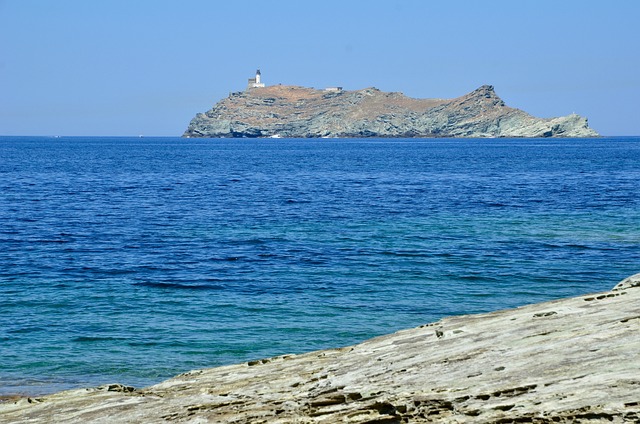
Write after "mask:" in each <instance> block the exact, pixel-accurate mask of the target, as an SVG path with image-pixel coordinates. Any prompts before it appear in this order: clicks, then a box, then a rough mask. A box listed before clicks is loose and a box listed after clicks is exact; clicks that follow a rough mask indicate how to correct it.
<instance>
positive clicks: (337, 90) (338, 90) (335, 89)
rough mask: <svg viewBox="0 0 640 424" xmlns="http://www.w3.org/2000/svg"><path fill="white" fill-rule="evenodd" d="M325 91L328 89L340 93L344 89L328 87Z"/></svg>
mask: <svg viewBox="0 0 640 424" xmlns="http://www.w3.org/2000/svg"><path fill="white" fill-rule="evenodd" d="M324 91H328V92H330V93H339V92H341V91H342V87H327V88H325V89H324Z"/></svg>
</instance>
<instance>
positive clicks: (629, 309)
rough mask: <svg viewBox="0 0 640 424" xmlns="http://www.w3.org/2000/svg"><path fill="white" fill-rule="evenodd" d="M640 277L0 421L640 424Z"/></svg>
mask: <svg viewBox="0 0 640 424" xmlns="http://www.w3.org/2000/svg"><path fill="white" fill-rule="evenodd" d="M639 331H640V274H637V275H635V276H633V277H630V278H628V279H626V280H624V281H623V282H621V283H620V284H618V285H617V286H616V287H615V288H614V289H613V290H612V291H609V292H604V293H597V294H591V295H586V296H579V297H576V298H571V299H563V300H557V301H552V302H546V303H541V304H536V305H529V306H524V307H520V308H517V309H512V310H505V311H499V312H493V313H488V314H480V315H468V316H459V317H451V318H445V319H443V320H441V321H438V322H436V323H433V324H428V325H424V326H422V327H419V328H414V329H411V330H405V331H400V332H398V333H395V334H391V335H387V336H382V337H378V338H376V339H372V340H369V341H366V342H364V343H361V344H358V345H355V346H351V347H345V348H341V349H332V350H325V351H319V352H312V353H308V354H303V355H285V356H279V357H275V358H270V359H262V360H257V361H252V362H249V363H244V364H239V365H231V366H226V367H220V368H214V369H207V370H199V371H190V372H187V373H185V374H182V375H179V376H177V377H175V378H173V379H171V380H168V381H165V382H163V383H160V384H157V385H155V386H151V387H148V388H145V389H134V388H132V387H126V386H122V385H119V384H111V385H106V386H102V387H98V388H94V389H82V390H71V391H66V392H61V393H58V394H54V395H49V396H43V397H40V398H23V399H19V400H15V399H13V400H11V401H7V402H5V403H3V404H0V423H49V422H64V423H161V422H162V423H165V422H175V423H181V422H211V423H267V422H273V423H337V422H349V423H401V422H411V423H414V422H438V423H577V422H588V423H597V422H607V423H610V422H614V423H622V422H640V355H638V352H639V351H640V338H639V337H638V332H639Z"/></svg>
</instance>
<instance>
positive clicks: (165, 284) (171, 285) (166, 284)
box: [133, 281, 224, 290]
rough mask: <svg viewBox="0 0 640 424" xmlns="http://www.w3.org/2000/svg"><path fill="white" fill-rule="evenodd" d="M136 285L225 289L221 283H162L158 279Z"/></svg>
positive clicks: (185, 288) (187, 288)
mask: <svg viewBox="0 0 640 424" xmlns="http://www.w3.org/2000/svg"><path fill="white" fill-rule="evenodd" d="M133 285H134V286H140V287H151V288H154V289H177V290H224V286H222V285H220V284H181V283H162V282H156V281H143V282H140V283H133Z"/></svg>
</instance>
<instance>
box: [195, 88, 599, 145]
mask: <svg viewBox="0 0 640 424" xmlns="http://www.w3.org/2000/svg"><path fill="white" fill-rule="evenodd" d="M254 85H255V83H254ZM183 137H276V138H277V137H285V138H309V137H326V138H349V137H598V133H597V132H595V131H594V130H593V129H591V128H589V126H588V124H587V119H586V118H583V117H581V116H579V115H576V114H572V115H568V116H563V117H559V118H548V119H543V118H535V117H533V116H531V115H529V114H528V113H526V112H523V111H522V110H519V109H514V108H511V107H508V106H506V105H505V103H504V101H502V99H500V97H498V95H497V94H496V93H495V91H494V89H493V87H492V86H490V85H483V86H482V87H480V88H478V89H477V90H475V91H473V92H471V93H469V94H467V95H465V96H462V97H458V98H456V99H450V100H442V99H413V98H410V97H407V96H405V95H403V94H402V93H387V92H383V91H380V90H378V89H376V88H366V89H363V90H355V91H344V90H342V89H341V88H332V89H326V90H316V89H313V88H304V87H296V86H286V85H274V86H266V87H265V86H264V84H263V83H260V84H259V86H250V87H248V88H247V89H246V90H245V91H242V92H236V93H231V94H230V95H229V97H227V98H226V99H223V100H221V101H220V102H218V103H217V104H216V105H215V106H213V108H212V109H211V110H209V111H207V112H205V113H199V114H198V115H196V117H195V118H193V119H192V120H191V123H190V124H189V127H188V128H187V130H186V131H185V132H184V134H183Z"/></svg>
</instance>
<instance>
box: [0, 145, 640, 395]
mask: <svg viewBox="0 0 640 424" xmlns="http://www.w3.org/2000/svg"><path fill="white" fill-rule="evenodd" d="M0 177H1V178H0V222H2V224H1V225H0V395H3V394H13V393H25V394H42V393H48V392H52V391H56V390H61V389H66V388H72V387H85V386H95V385H100V384H105V383H111V382H120V383H123V384H127V385H133V386H136V387H141V386H145V385H149V384H153V383H156V382H159V381H161V380H163V379H166V378H168V377H171V376H173V375H175V374H178V373H180V372H184V371H187V370H189V369H194V368H204V367H212V366H218V365H223V364H230V363H237V362H242V361H246V360H250V359H256V358H262V357H268V356H274V355H278V354H284V353H299V352H305V351H309V350H315V349H323V348H330V347H338V346H343V345H348V344H353V343H356V342H359V341H362V340H365V339H367V338H370V337H373V336H376V335H380V334H386V333H390V332H393V331H395V330H398V329H401V328H409V327H413V326H417V325H421V324H424V323H427V322H431V321H434V320H437V319H439V318H441V317H443V316H449V315H457V314H467V313H477V312H486V311H493V310H498V309H503V308H509V307H515V306H519V305H523V304H528V303H535V302H541V301H544V300H549V299H555V298H561V297H567V296H573V295H579V294H583V293H587V292H593V291H602V290H608V289H610V288H611V287H612V286H613V285H614V284H615V283H617V282H618V281H619V280H621V279H622V278H625V277H627V276H628V275H631V274H634V273H637V272H638V271H640V270H639V269H638V267H639V265H640V183H639V181H640V138H601V139H587V140H579V139H564V140H557V139H555V140H550V139H545V140H538V139H535V140H521V139H492V140H447V139H434V140H413V139H407V140H370V139H361V140H286V139H278V140H247V139H243V140H230V139H227V140H205V139H199V140H196V139H179V138H104V137H86V138H85V137H70V138H65V137H63V138H45V137H0Z"/></svg>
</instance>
